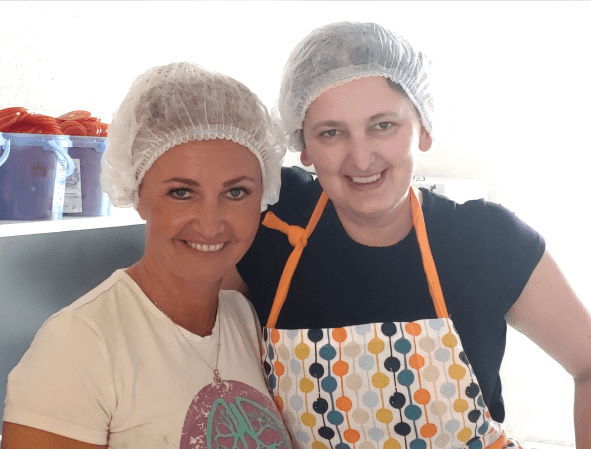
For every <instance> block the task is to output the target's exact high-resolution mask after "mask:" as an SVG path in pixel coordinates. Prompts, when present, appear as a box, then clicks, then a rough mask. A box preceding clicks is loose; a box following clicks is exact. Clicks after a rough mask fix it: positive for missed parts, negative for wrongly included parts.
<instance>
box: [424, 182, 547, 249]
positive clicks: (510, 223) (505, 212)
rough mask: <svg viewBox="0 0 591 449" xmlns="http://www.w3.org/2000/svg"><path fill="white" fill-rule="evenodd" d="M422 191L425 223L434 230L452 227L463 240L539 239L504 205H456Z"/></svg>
mask: <svg viewBox="0 0 591 449" xmlns="http://www.w3.org/2000/svg"><path fill="white" fill-rule="evenodd" d="M421 190H422V191H423V210H424V211H425V220H427V221H431V222H433V224H434V225H435V226H437V227H439V226H445V227H447V228H448V230H449V228H450V227H451V228H452V229H453V230H455V232H454V233H455V234H461V235H462V236H463V238H467V237H469V236H475V237H476V236H483V235H487V234H489V235H493V236H496V237H503V236H511V235H522V236H526V235H527V236H530V237H534V236H535V237H536V238H541V236H540V235H539V234H538V233H537V232H536V231H535V230H534V229H533V228H532V227H531V226H529V225H528V224H527V223H525V222H524V221H523V220H521V219H520V218H519V217H518V216H517V215H516V214H515V213H514V212H513V211H511V210H510V209H508V208H506V207H505V206H503V205H501V204H498V203H495V202H492V201H488V200H485V199H473V200H468V201H466V202H464V203H456V202H455V201H453V200H451V199H449V198H446V197H444V196H442V195H438V194H436V193H433V192H430V191H429V190H427V189H421Z"/></svg>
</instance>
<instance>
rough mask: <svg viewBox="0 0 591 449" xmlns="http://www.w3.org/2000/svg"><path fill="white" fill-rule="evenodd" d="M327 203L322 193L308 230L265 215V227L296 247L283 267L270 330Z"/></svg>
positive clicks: (269, 322) (269, 214)
mask: <svg viewBox="0 0 591 449" xmlns="http://www.w3.org/2000/svg"><path fill="white" fill-rule="evenodd" d="M327 202H328V197H327V196H326V193H324V192H322V195H320V198H319V199H318V202H317V203H316V207H315V208H314V212H312V216H311V217H310V221H308V224H307V226H306V229H303V228H302V227H300V226H292V225H288V224H287V223H285V222H284V221H283V220H281V219H280V218H278V217H277V216H276V215H275V214H274V213H273V212H267V213H266V214H265V218H264V219H263V226H266V227H267V228H270V229H275V230H277V231H281V232H283V233H284V234H287V237H288V239H289V243H290V244H291V245H292V246H293V247H294V248H293V251H292V252H291V254H290V255H289V257H288V259H287V262H286V263H285V267H283V273H281V279H280V280H279V286H278V287H277V292H276V293H275V299H274V300H273V306H272V307H271V312H270V313H269V318H268V319H267V324H266V327H268V328H274V327H275V324H276V323H277V318H278V317H279V312H281V308H282V307H283V303H284V302H285V298H287V293H288V291H289V286H290V285H291V279H292V278H293V274H294V273H295V270H296V268H297V266H298V262H299V261H300V257H301V256H302V251H303V250H304V248H305V247H306V245H307V244H308V238H309V237H310V236H311V235H312V232H314V229H315V228H316V225H317V224H318V221H320V217H321V216H322V212H324V208H325V207H326V203H327Z"/></svg>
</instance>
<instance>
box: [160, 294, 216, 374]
mask: <svg viewBox="0 0 591 449" xmlns="http://www.w3.org/2000/svg"><path fill="white" fill-rule="evenodd" d="M150 301H151V302H152V304H154V305H155V306H156V308H157V309H158V310H159V311H160V312H162V314H164V316H165V317H166V318H168V319H169V321H170V322H171V323H172V324H174V326H175V328H176V330H177V331H178V332H179V334H181V337H183V339H184V340H185V342H186V343H187V344H188V345H189V346H191V347H192V345H191V342H190V341H189V340H188V339H187V337H186V336H185V334H184V333H183V331H182V329H181V326H179V325H178V324H176V323H175V322H174V320H173V319H172V318H171V317H170V316H168V314H167V313H166V312H165V311H164V310H162V307H160V305H159V304H158V303H157V302H156V301H154V300H153V299H151V298H150ZM221 347H222V320H221V318H220V320H219V332H218V344H217V351H216V355H215V368H212V367H211V366H210V364H209V363H208V362H207V360H205V357H203V356H202V355H201V354H200V353H199V351H197V355H198V356H199V358H200V359H201V360H202V361H203V362H204V363H205V364H206V365H207V366H208V367H209V369H210V370H212V371H213V383H214V384H215V385H220V384H221V383H222V378H221V377H220V370H219V369H218V362H219V360H220V350H221Z"/></svg>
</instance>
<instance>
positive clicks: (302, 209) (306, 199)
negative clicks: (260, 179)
mask: <svg viewBox="0 0 591 449" xmlns="http://www.w3.org/2000/svg"><path fill="white" fill-rule="evenodd" d="M321 193H322V188H321V187H320V184H319V183H318V180H317V179H315V177H314V175H313V174H312V173H310V172H307V171H306V170H304V169H302V168H299V167H283V168H282V169H281V192H280V194H279V201H278V202H277V203H276V204H274V205H273V206H271V207H270V208H269V210H270V211H272V212H273V213H274V214H275V215H277V216H278V217H279V218H281V219H282V220H283V221H285V222H287V223H289V224H297V225H300V226H301V225H305V223H306V222H307V218H308V217H309V216H310V214H311V213H312V211H313V210H314V206H315V205H316V201H317V200H318V197H319V196H320V194H321Z"/></svg>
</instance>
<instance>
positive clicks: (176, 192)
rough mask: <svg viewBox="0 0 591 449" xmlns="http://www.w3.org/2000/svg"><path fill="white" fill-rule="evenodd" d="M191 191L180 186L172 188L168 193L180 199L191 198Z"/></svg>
mask: <svg viewBox="0 0 591 449" xmlns="http://www.w3.org/2000/svg"><path fill="white" fill-rule="evenodd" d="M190 193H191V191H190V190H189V189H184V188H180V189H172V190H171V191H170V192H168V194H169V195H170V196H172V197H173V198H176V199H179V200H184V199H187V198H189V195H190Z"/></svg>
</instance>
